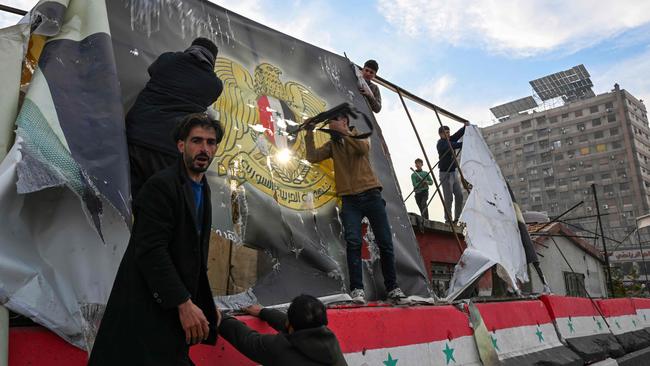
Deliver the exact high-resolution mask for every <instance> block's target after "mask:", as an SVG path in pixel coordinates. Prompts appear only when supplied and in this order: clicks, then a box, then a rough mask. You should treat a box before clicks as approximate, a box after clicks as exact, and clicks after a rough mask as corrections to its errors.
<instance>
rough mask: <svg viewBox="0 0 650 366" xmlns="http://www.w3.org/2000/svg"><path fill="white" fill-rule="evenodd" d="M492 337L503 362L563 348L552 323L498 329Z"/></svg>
mask: <svg viewBox="0 0 650 366" xmlns="http://www.w3.org/2000/svg"><path fill="white" fill-rule="evenodd" d="M490 336H491V337H492V345H493V346H494V348H495V349H496V351H497V354H498V355H499V359H502V360H504V359H508V358H512V357H516V356H522V355H527V354H531V353H534V352H539V351H543V350H545V349H549V348H554V347H560V346H562V343H560V340H559V339H558V337H557V333H556V332H555V327H554V326H553V324H551V323H544V324H541V325H526V326H521V327H514V328H505V329H498V330H496V331H495V332H490Z"/></svg>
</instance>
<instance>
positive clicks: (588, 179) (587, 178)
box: [585, 174, 594, 182]
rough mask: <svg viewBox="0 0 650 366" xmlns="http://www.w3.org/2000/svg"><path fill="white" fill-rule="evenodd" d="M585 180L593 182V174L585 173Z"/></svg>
mask: <svg viewBox="0 0 650 366" xmlns="http://www.w3.org/2000/svg"><path fill="white" fill-rule="evenodd" d="M585 181H586V182H593V181H594V175H593V174H586V175H585Z"/></svg>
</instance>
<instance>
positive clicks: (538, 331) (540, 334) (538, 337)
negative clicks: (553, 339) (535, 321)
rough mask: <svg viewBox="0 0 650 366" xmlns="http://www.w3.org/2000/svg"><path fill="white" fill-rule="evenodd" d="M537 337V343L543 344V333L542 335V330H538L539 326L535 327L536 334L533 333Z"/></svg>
mask: <svg viewBox="0 0 650 366" xmlns="http://www.w3.org/2000/svg"><path fill="white" fill-rule="evenodd" d="M535 334H536V335H537V339H538V340H539V343H542V342H544V333H542V330H541V329H539V325H538V326H537V332H535Z"/></svg>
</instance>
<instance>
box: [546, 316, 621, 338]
mask: <svg viewBox="0 0 650 366" xmlns="http://www.w3.org/2000/svg"><path fill="white" fill-rule="evenodd" d="M555 322H556V324H555V325H556V327H557V330H558V331H559V332H560V337H561V338H562V339H567V338H568V339H571V338H577V337H587V336H593V335H598V334H607V333H609V329H607V323H606V322H605V321H604V320H603V317H601V316H600V315H597V316H576V317H567V318H556V319H555Z"/></svg>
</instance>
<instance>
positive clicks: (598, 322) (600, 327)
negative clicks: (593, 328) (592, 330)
mask: <svg viewBox="0 0 650 366" xmlns="http://www.w3.org/2000/svg"><path fill="white" fill-rule="evenodd" d="M596 325H598V330H603V326H602V324H600V320H596Z"/></svg>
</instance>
